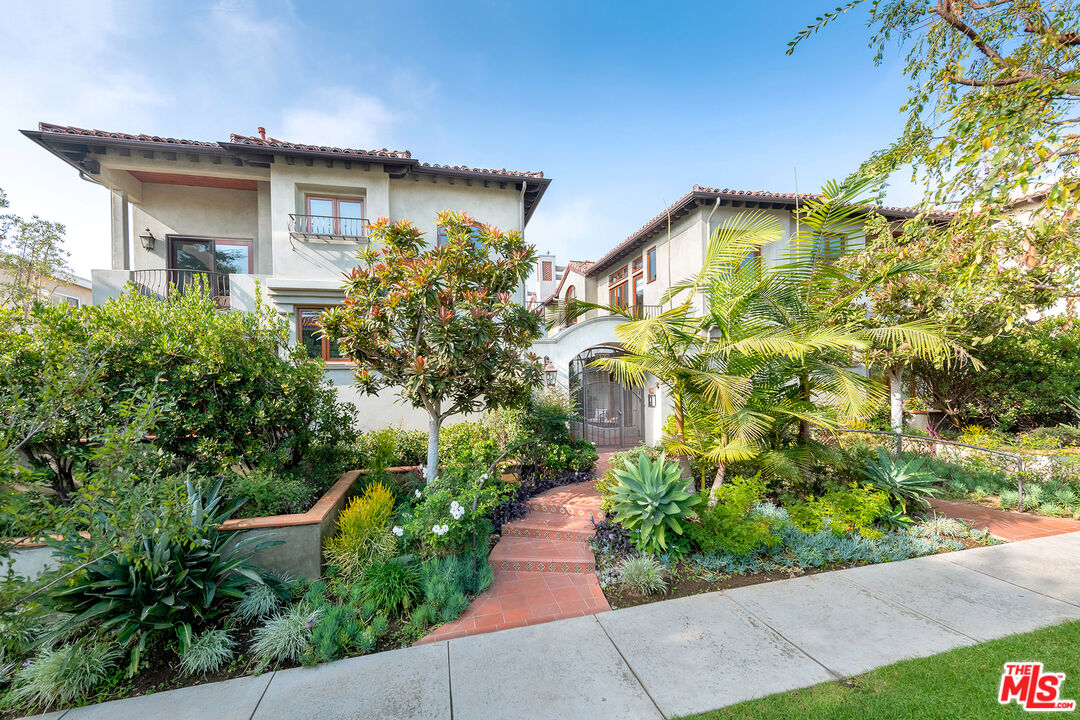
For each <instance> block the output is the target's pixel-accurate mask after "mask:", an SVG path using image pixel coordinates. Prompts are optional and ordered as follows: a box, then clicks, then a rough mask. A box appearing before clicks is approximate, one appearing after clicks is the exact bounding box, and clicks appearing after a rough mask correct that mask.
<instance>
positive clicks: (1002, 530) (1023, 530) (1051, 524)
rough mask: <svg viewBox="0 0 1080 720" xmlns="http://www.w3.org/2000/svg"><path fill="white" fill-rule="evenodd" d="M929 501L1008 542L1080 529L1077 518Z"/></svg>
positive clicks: (949, 501)
mask: <svg viewBox="0 0 1080 720" xmlns="http://www.w3.org/2000/svg"><path fill="white" fill-rule="evenodd" d="M930 504H931V505H932V506H933V507H934V509H935V510H937V511H938V512H939V513H940V514H942V515H944V516H946V517H951V518H956V519H957V520H965V521H967V522H970V523H973V524H974V525H975V527H976V528H980V529H982V528H986V529H987V530H989V531H990V534H991V535H993V536H994V537H996V538H999V539H1001V540H1007V541H1009V542H1012V541H1014V540H1032V539H1034V538H1041V537H1050V536H1051V535H1062V534H1064V533H1070V532H1077V531H1078V530H1080V521H1077V520H1067V519H1065V518H1052V517H1043V516H1042V515H1029V514H1027V513H1018V512H1012V511H1009V510H995V509H994V508H988V507H983V506H982V505H975V504H972V503H966V502H952V501H951V500H931V501H930Z"/></svg>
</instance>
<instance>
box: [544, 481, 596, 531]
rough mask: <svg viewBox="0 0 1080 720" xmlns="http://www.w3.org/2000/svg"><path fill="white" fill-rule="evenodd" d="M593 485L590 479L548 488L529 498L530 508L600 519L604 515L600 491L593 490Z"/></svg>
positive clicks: (556, 513)
mask: <svg viewBox="0 0 1080 720" xmlns="http://www.w3.org/2000/svg"><path fill="white" fill-rule="evenodd" d="M592 486H593V483H592V482H591V481H590V482H583V483H575V484H574V485H564V486H563V487H557V488H552V489H551V490H546V491H544V492H542V493H540V494H539V495H537V496H535V497H533V498H531V499H530V500H529V503H528V505H529V509H530V510H533V511H535V512H544V513H552V514H555V515H577V516H579V517H586V518H595V519H596V520H597V521H599V520H601V519H602V518H603V517H604V513H603V511H602V510H601V509H600V493H598V492H596V491H595V490H593V487H592Z"/></svg>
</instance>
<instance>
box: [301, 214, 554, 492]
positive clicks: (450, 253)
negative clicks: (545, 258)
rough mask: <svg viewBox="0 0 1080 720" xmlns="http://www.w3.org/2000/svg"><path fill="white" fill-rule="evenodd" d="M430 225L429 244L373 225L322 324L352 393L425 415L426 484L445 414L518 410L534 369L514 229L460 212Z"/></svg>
mask: <svg viewBox="0 0 1080 720" xmlns="http://www.w3.org/2000/svg"><path fill="white" fill-rule="evenodd" d="M436 221H437V223H438V224H439V225H440V226H441V228H442V236H443V240H442V242H440V243H438V244H434V243H433V244H432V246H428V243H427V242H426V241H425V240H424V238H423V233H422V232H421V231H420V230H419V229H418V228H417V227H416V226H415V225H413V224H412V223H411V222H409V221H408V220H397V221H390V220H389V219H387V218H382V219H380V220H378V221H376V222H375V223H374V224H373V225H372V232H371V236H372V242H371V244H370V245H368V246H367V247H364V248H362V249H361V250H360V252H359V254H358V256H357V257H358V258H359V260H360V264H359V265H358V266H357V267H356V268H354V269H353V270H352V271H351V272H350V273H347V281H346V283H345V298H346V303H345V304H344V305H341V306H339V307H336V308H331V309H330V310H328V311H326V312H325V313H324V314H323V323H322V326H323V329H324V331H325V332H326V334H327V335H328V336H329V337H331V338H333V339H335V340H338V341H340V345H341V347H342V349H343V350H344V351H345V352H346V353H347V354H348V356H349V357H350V358H351V359H353V360H354V361H355V362H356V363H357V370H356V379H357V386H358V388H359V389H360V391H361V392H364V393H367V394H374V393H377V392H379V391H380V390H382V389H384V388H389V387H394V388H398V389H399V391H400V394H401V396H402V399H403V400H405V401H407V402H409V403H410V404H411V405H413V406H414V407H417V408H423V409H424V410H425V411H426V412H427V413H428V416H429V420H430V422H429V452H428V458H427V464H426V470H425V479H426V480H428V481H431V480H433V479H434V478H435V476H436V475H437V473H438V468H439V457H438V445H439V443H438V440H439V431H440V428H441V426H442V423H443V421H444V420H445V419H446V418H448V417H450V416H453V415H457V414H459V413H463V412H477V411H480V410H485V409H489V408H495V407H501V406H507V405H514V404H519V403H521V402H523V401H524V400H525V399H527V398H528V396H529V394H530V392H531V391H532V388H533V387H535V386H536V385H538V384H539V380H540V366H539V363H537V362H536V360H535V358H531V359H530V358H527V357H526V356H525V353H526V352H527V351H528V350H529V348H530V347H531V345H532V342H533V341H534V340H535V339H536V338H538V337H539V336H540V319H539V318H538V317H537V316H536V315H535V314H534V313H531V312H529V310H527V309H526V308H525V307H524V306H523V305H521V304H520V303H518V302H516V301H515V300H514V293H515V292H516V290H517V288H518V287H520V286H521V284H522V283H523V282H524V281H525V280H526V278H528V276H529V273H530V272H531V270H532V268H533V267H534V266H535V262H536V251H535V249H534V248H533V247H532V246H531V245H528V244H527V243H526V242H525V241H524V239H523V237H522V235H521V233H520V232H518V231H514V230H510V231H501V230H499V229H497V228H495V227H493V226H490V225H479V226H478V225H476V224H475V223H474V221H473V219H472V218H471V217H469V216H467V215H465V214H464V213H455V212H444V213H440V214H439V215H438V217H437V219H436ZM477 228H479V230H478V229H477Z"/></svg>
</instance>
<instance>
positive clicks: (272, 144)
mask: <svg viewBox="0 0 1080 720" xmlns="http://www.w3.org/2000/svg"><path fill="white" fill-rule="evenodd" d="M229 141H230V142H233V143H236V144H238V145H252V146H255V147H265V148H274V149H280V150H306V151H309V152H324V153H333V154H335V155H358V156H368V157H387V158H394V159H396V160H408V159H409V158H411V157H412V153H411V152H409V151H408V150H388V149H386V148H380V149H379V150H360V149H356V148H340V147H335V146H333V145H308V144H307V143H296V142H291V141H289V140H279V139H277V138H272V137H268V138H263V137H259V136H257V135H241V134H239V133H231V134H230V135H229Z"/></svg>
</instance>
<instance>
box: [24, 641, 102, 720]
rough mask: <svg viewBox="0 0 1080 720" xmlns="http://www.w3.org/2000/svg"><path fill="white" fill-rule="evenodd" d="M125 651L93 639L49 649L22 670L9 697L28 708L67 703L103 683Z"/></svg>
mask: <svg viewBox="0 0 1080 720" xmlns="http://www.w3.org/2000/svg"><path fill="white" fill-rule="evenodd" d="M121 654H122V653H121V652H120V650H119V648H117V647H116V645H113V644H110V643H105V642H101V641H97V640H94V639H91V638H87V639H84V640H80V641H79V642H76V643H73V644H71V645H65V646H62V647H56V648H46V649H44V650H42V651H41V653H40V654H39V655H38V656H37V657H35V658H34V659H33V660H31V661H30V662H29V663H27V664H26V665H24V666H23V667H22V668H20V669H19V671H18V672H17V673H16V675H15V680H14V683H13V689H12V691H11V695H10V696H9V697H10V699H11V700H13V701H14V702H16V703H25V707H27V708H31V707H38V708H46V707H52V706H62V705H65V704H67V703H70V702H71V701H73V700H76V699H78V698H81V697H84V696H85V695H86V694H87V693H89V692H90V691H91V690H93V689H94V688H95V687H97V686H98V685H99V684H101V682H102V681H103V680H105V678H106V677H107V676H108V675H109V673H110V671H111V670H112V669H113V668H114V667H115V665H116V661H117V659H119V658H120V656H121Z"/></svg>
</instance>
